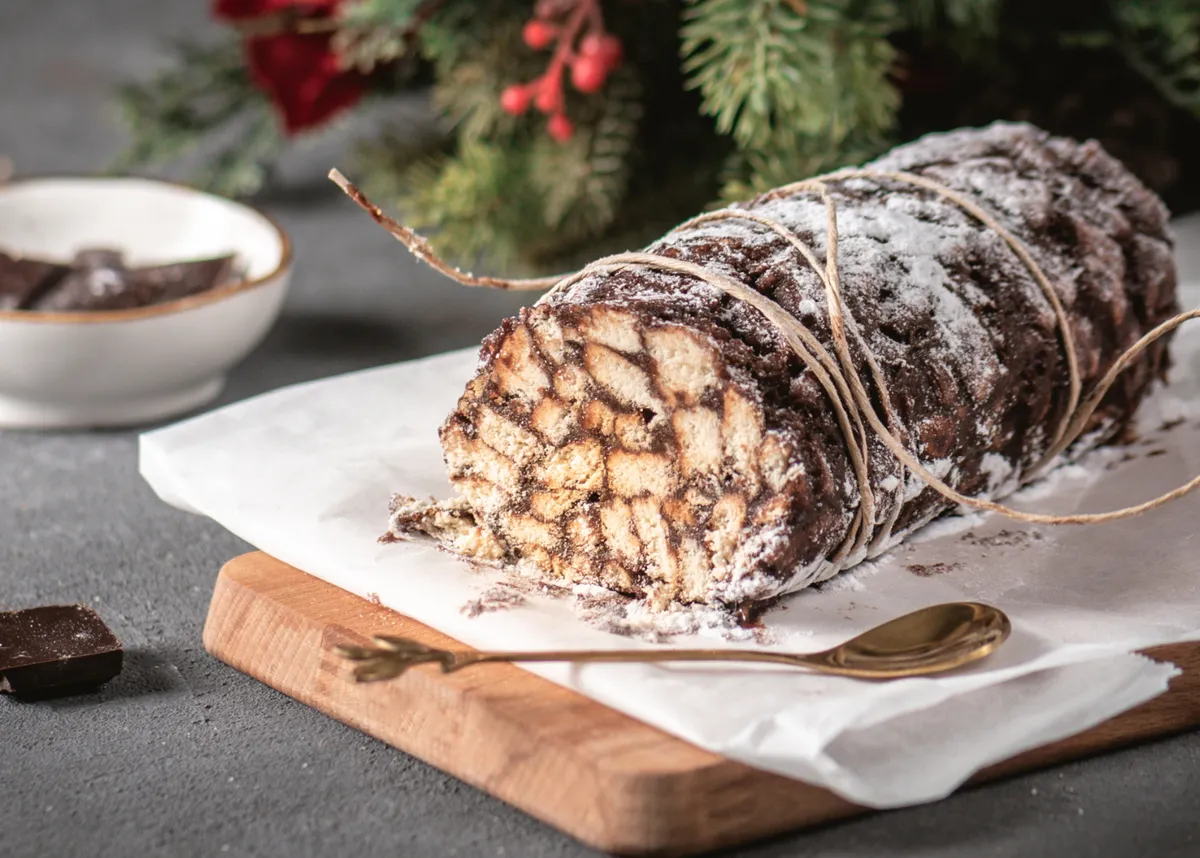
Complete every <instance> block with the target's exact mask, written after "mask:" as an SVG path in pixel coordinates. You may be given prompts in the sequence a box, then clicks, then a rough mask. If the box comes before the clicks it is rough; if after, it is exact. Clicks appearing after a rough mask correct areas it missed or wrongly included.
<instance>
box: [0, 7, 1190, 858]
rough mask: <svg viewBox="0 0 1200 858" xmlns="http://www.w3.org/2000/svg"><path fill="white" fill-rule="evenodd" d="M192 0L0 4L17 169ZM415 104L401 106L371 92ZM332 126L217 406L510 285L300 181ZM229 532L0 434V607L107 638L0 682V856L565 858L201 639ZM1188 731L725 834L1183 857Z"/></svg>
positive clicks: (459, 327)
mask: <svg viewBox="0 0 1200 858" xmlns="http://www.w3.org/2000/svg"><path fill="white" fill-rule="evenodd" d="M206 6H207V4H205V3H201V2H192V3H184V2H180V0H172V2H167V0H86V2H85V1H84V0H4V2H3V3H2V4H0V7H2V15H0V153H4V154H7V155H9V156H11V157H12V158H13V159H14V160H15V161H16V164H17V166H18V169H19V170H20V171H21V172H25V173H44V172H56V171H64V172H71V171H74V172H81V171H92V170H96V169H99V168H101V167H102V166H104V165H105V164H106V163H107V162H108V160H109V159H110V158H111V157H112V155H113V154H114V153H115V152H116V151H117V149H118V148H119V147H120V145H121V141H122V132H121V127H120V124H119V123H118V121H117V119H116V117H115V113H114V111H113V109H112V106H111V103H110V101H109V94H110V91H111V87H112V86H113V84H114V83H115V82H116V81H117V80H119V79H122V78H127V77H137V76H143V75H146V74H149V73H151V72H152V71H153V70H154V69H155V68H156V67H158V66H159V64H161V63H162V62H163V54H162V45H163V40H164V38H165V37H168V36H175V35H181V34H184V33H203V32H206V31H209V30H213V28H212V26H211V25H210V24H208V23H207V22H206V20H205V7H206ZM377 113H380V114H382V115H386V116H390V117H391V118H404V117H406V116H407V117H416V116H419V115H420V114H421V113H422V107H421V105H420V104H408V105H401V106H399V107H396V106H391V107H387V108H385V109H383V110H382V111H377ZM347 136H348V133H347V132H342V133H339V134H334V135H332V136H331V137H330V138H329V139H326V140H323V141H321V142H319V143H314V144H312V145H311V146H309V147H308V148H307V150H306V151H304V152H301V153H298V154H296V155H294V156H290V157H289V159H288V162H287V169H286V170H285V176H286V177H287V183H286V185H285V187H283V188H282V189H281V190H279V191H278V192H276V193H274V194H273V195H272V196H270V197H269V198H267V199H266V200H265V201H264V205H265V207H266V208H267V209H268V210H270V211H271V212H272V213H273V214H274V215H276V216H277V217H278V218H279V219H280V220H281V221H282V222H283V223H284V225H285V226H286V227H287V229H289V230H290V231H291V233H292V234H293V236H294V237H295V239H296V245H297V265H296V283H295V289H294V291H293V293H292V295H291V298H290V300H289V303H288V305H287V309H286V311H285V314H284V316H283V318H282V320H281V322H280V324H279V326H278V327H277V329H276V330H275V331H274V333H273V334H272V335H271V336H270V338H269V339H268V340H267V342H266V343H265V344H264V345H263V346H262V347H261V348H260V349H259V350H258V351H257V352H256V353H255V354H254V355H253V356H252V357H251V358H250V359H249V360H248V361H247V362H246V363H245V364H244V365H243V366H242V367H240V368H239V369H238V370H237V372H236V373H235V375H234V377H233V379H232V381H231V384H230V387H229V390H228V391H227V392H226V393H225V395H224V397H223V399H224V401H232V400H235V399H238V398H241V397H244V396H248V395H251V394H254V393H258V392H260V391H265V390H268V389H271V388H273V387H276V386H278V385H282V384H287V383H291V382H295V381H300V380H306V379H311V378H318V377H321V376H325V375H329V374H332V373H337V372H344V371H348V370H352V369H357V368H361V367H367V366H372V365H376V364H380V363H385V362H390V361H396V360H402V359H405V358H409V357H417V356H420V355H425V354H430V353H433V352H436V351H441V350H444V349H447V348H451V347H458V346H463V345H467V344H470V343H472V342H475V341H477V340H478V338H479V337H480V336H481V335H482V334H484V333H485V332H486V331H488V330H490V329H491V328H492V326H493V324H494V322H495V321H496V320H497V319H499V318H500V317H501V316H502V315H503V314H504V313H505V312H506V311H508V310H511V309H512V308H513V307H514V306H515V302H514V300H513V299H512V297H511V296H504V295H496V294H481V293H470V294H465V293H463V292H461V291H459V290H457V289H455V288H454V287H451V286H447V285H446V284H443V283H440V282H439V281H438V280H437V279H436V278H435V277H433V276H431V275H430V274H429V273H428V272H425V271H422V270H420V269H418V268H416V267H415V266H414V265H413V263H412V262H411V261H410V260H409V259H408V258H407V256H406V254H405V253H403V252H402V251H401V249H400V248H399V247H398V246H397V245H396V244H394V243H393V242H392V241H391V239H390V238H388V237H387V236H386V235H383V234H382V233H381V232H379V231H378V230H376V229H374V228H373V227H372V226H371V225H370V224H369V223H367V222H365V221H364V220H363V219H362V218H361V217H358V216H356V213H355V212H354V211H352V210H351V209H350V208H349V207H348V205H347V203H346V202H345V200H343V199H341V198H340V197H339V195H338V193H337V192H336V190H334V189H333V188H332V187H330V186H328V185H327V184H326V183H325V182H324V180H323V179H322V178H320V177H321V176H322V175H323V173H324V171H325V169H326V168H327V167H328V166H329V165H330V164H331V163H335V162H337V161H338V158H339V152H340V151H342V148H343V147H344V145H345V141H346V139H347ZM246 548H247V546H246V545H244V544H243V543H241V542H240V541H239V540H237V539H236V538H234V537H233V536H231V535H229V534H228V533H226V532H224V531H223V530H222V529H221V528H220V527H217V526H216V525H214V524H212V523H210V522H208V521H205V520H202V519H200V518H196V517H192V516H189V515H186V514H183V513H180V512H177V511H175V510H172V509H169V508H167V507H166V506H164V505H163V504H161V503H159V502H158V501H157V500H156V499H155V498H154V496H153V495H152V493H151V492H150V490H149V489H148V488H147V487H146V486H145V485H144V484H143V483H142V482H141V481H140V480H139V478H138V476H137V473H136V464H135V435H134V433H133V432H126V431H121V432H98V433H0V609H4V608H19V607H27V606H32V605H37V604H43V603H50V602H72V601H83V602H88V603H91V604H92V605H94V606H95V607H96V608H97V610H99V611H100V613H101V614H102V615H103V616H104V618H105V619H106V620H107V621H108V622H109V623H110V624H111V625H112V627H113V628H114V629H115V631H116V633H117V634H118V635H119V636H120V637H121V638H122V639H123V640H124V641H125V643H126V645H127V646H128V648H129V655H128V662H127V667H126V670H125V672H124V674H123V675H122V676H121V677H120V678H119V679H117V680H116V681H114V682H113V683H112V684H111V685H110V686H109V687H108V688H106V689H105V690H104V691H102V692H101V693H98V694H93V695H88V696H83V697H78V698H72V699H67V700H62V701H58V702H47V703H39V704H21V703H16V702H14V701H11V700H7V699H4V700H0V856H5V858H55V856H143V855H145V856H210V855H211V856H225V855H230V856H237V855H256V856H295V858H299V856H310V855H311V856H350V855H353V856H376V855H379V856H383V855H388V856H406V858H407V856H448V855H460V856H500V855H505V856H576V855H586V854H591V853H589V852H588V850H586V849H583V848H582V847H580V846H578V845H577V844H575V843H573V842H572V841H571V840H569V839H568V838H566V837H564V836H562V835H560V834H558V833H556V832H555V831H552V830H551V829H549V828H547V827H545V826H543V825H541V824H540V823H538V822H536V821H534V820H532V819H530V818H529V817H527V816H525V815H523V814H521V813H519V812H517V811H515V810H512V809H511V808H509V807H507V806H506V805H504V804H502V803H500V802H498V801H496V800H494V799H492V798H489V797H488V796H486V795H484V794H482V793H480V792H477V791H476V790H474V789H472V788H470V787H468V786H465V785H463V784H461V783H459V782H458V781H456V780H454V779H453V778H450V777H447V776H446V775H443V774H441V773H440V772H438V771H436V770H434V769H432V768H430V767H428V766H426V765H424V764H423V763H421V762H419V761H417V760H414V759H412V758H410V757H408V756H406V755H404V754H402V753H400V752H398V751H395V750H393V749H391V748H389V747H387V746H385V745H382V744H380V743H379V742H376V741H374V740H372V739H369V738H367V737H365V736H363V735H362V734H360V733H358V732H356V731H354V730H351V729H349V728H347V727H344V726H342V725H341V724H338V723H336V722H334V721H332V720H329V719H327V718H325V717H324V716H322V715H320V714H318V713H316V712H314V711H312V710H310V709H308V708H306V707H304V706H302V705H299V704H297V703H294V702H293V701H291V700H289V699H287V698H285V697H283V696H282V695H280V694H277V693H276V692H274V691H272V690H271V689H269V688H265V687H263V686H261V685H259V684H258V683H256V682H254V681H253V680H251V679H249V678H247V677H245V676H242V675H240V674H239V673H237V672H236V671H233V670H231V669H229V668H227V667H225V666H224V665H222V664H220V663H218V662H217V661H215V660H214V659H212V658H210V657H209V656H208V655H207V654H206V653H205V652H204V651H203V649H202V647H201V643H200V630H201V626H202V623H203V620H204V614H205V610H206V608H207V603H208V598H209V594H210V591H211V587H212V583H213V579H214V576H215V574H216V571H217V569H218V567H219V566H220V565H221V564H222V563H223V562H224V561H225V560H228V559H229V558H230V557H233V556H234V555H236V554H238V553H239V552H241V551H243V550H245V549H246ZM1198 806H1200V734H1192V735H1187V736H1182V737H1177V738H1173V739H1168V740H1165V741H1161V742H1157V743H1154V744H1151V745H1147V746H1144V747H1141V748H1137V749H1133V750H1127V751H1123V752H1119V753H1115V754H1111V755H1108V756H1106V757H1103V758H1099V759H1095V760H1091V761H1088V762H1082V763H1078V764H1072V765H1067V766H1063V767H1060V768H1057V769H1054V770H1051V771H1047V772H1042V773H1039V774H1034V775H1030V776H1026V777H1021V778H1016V779H1013V780H1009V781H1007V782H1004V783H1001V784H996V785H992V786H987V787H984V788H981V789H976V790H971V791H969V792H966V793H964V794H961V795H958V796H956V797H954V798H951V799H950V800H948V801H945V802H942V803H939V804H936V805H932V806H927V807H921V808H914V809H909V810H904V811H897V812H892V813H887V814H878V815H874V816H871V817H868V818H864V819H860V820H856V821H850V822H847V823H843V824H839V825H834V826H829V827H826V828H823V829H820V830H818V831H814V832H810V833H807V834H800V835H795V836H791V837H785V838H782V839H778V840H775V841H771V842H768V843H764V844H760V845H757V846H753V847H747V848H744V849H741V850H736V851H733V852H729V853H727V854H730V855H740V856H758V858H767V856H847V858H848V856H856V858H868V856H885V855H886V856H895V855H901V856H922V858H934V856H939V858H940V856H947V858H948V856H962V858H982V856H1022V857H1023V858H1039V856H1047V858H1049V856H1074V855H1080V856H1196V855H1200V816H1198V815H1197V807H1198Z"/></svg>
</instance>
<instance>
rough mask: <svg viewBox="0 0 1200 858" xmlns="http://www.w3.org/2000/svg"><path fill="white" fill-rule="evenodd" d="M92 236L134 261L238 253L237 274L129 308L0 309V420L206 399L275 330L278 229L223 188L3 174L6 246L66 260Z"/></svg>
mask: <svg viewBox="0 0 1200 858" xmlns="http://www.w3.org/2000/svg"><path fill="white" fill-rule="evenodd" d="M87 247H111V248H115V249H119V250H121V251H123V252H124V253H125V257H126V262H127V264H129V265H131V266H134V265H153V264H156V263H168V262H180V261H183V260H188V259H197V258H203V257H210V256H218V255H222V254H226V253H233V254H235V255H236V261H235V265H237V266H238V267H239V268H240V269H241V270H242V271H243V272H244V273H245V279H244V280H241V281H239V282H236V283H233V284H231V285H229V286H223V287H220V288H218V289H213V290H211V291H207V292H202V293H199V294H197V295H193V296H191V297H189V298H184V299H181V300H178V301H171V302H168V303H164V304H157V305H153V306H149V307H140V308H137V309H131V310H111V311H101V312H86V313H40V312H29V311H21V310H16V311H7V312H3V311H0V426H3V427H28V428H33V427H44V428H50V427H102V426H121V425H131V424H137V423H147V422H151V421H155V420H160V419H163V418H165V417H170V416H173V415H176V414H180V413H182V412H185V411H190V410H192V409H195V408H198V407H200V406H202V405H204V404H206V403H208V402H209V401H211V400H212V399H213V398H215V397H216V396H217V394H219V393H220V392H221V388H222V387H223V385H224V383H225V376H226V373H228V371H229V370H230V368H232V367H233V366H234V365H235V364H236V363H238V362H239V361H240V360H242V358H244V357H245V356H246V355H247V354H248V353H249V352H250V350H251V349H253V348H254V347H255V346H256V345H257V344H258V343H259V342H260V341H261V340H262V338H263V337H264V336H265V335H266V333H267V331H268V330H269V329H270V328H271V325H272V324H273V323H274V321H275V319H276V317H277V316H278V315H279V310H280V307H281V306H282V304H283V299H284V295H285V293H286V291H287V286H288V280H289V279H290V276H291V267H292V246H291V242H290V241H289V240H288V237H287V236H286V235H285V234H284V232H283V230H282V229H280V228H279V226H278V225H276V224H275V222H274V221H272V220H271V219H270V218H268V217H267V216H266V215H264V214H262V213H260V212H258V211H256V210H255V209H253V208H250V207H249V206H244V205H241V204H239V203H235V202H233V201H231V200H227V199H223V198H221V197H216V196H213V195H211V194H206V193H203V192H201V191H197V190H194V189H191V188H187V187H183V186H181V185H175V184H170V183H167V182H157V181H152V180H148V179H132V178H44V179H28V180H22V181H15V182H12V183H10V184H5V185H0V250H5V251H8V252H10V253H16V254H20V255H23V256H30V257H37V258H46V259H52V260H61V259H70V258H71V257H72V256H73V255H74V254H75V252H76V251H77V250H80V249H82V248H87Z"/></svg>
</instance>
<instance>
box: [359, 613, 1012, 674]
mask: <svg viewBox="0 0 1200 858" xmlns="http://www.w3.org/2000/svg"><path fill="white" fill-rule="evenodd" d="M1011 631H1012V625H1011V623H1009V620H1008V617H1007V616H1006V615H1005V614H1004V612H1003V611H1001V610H1000V609H999V608H993V607H992V606H990V605H983V604H980V603H978V602H948V603H946V604H944V605H932V606H931V607H928V608H921V609H920V610H919V611H913V612H912V613H911V614H905V615H904V616H902V617H897V618H896V619H894V620H889V621H888V622H886V623H884V624H883V625H880V626H876V627H875V628H873V629H870V630H869V631H865V632H863V633H862V634H861V635H858V636H857V637H853V638H851V639H850V640H848V641H846V642H845V643H843V644H839V645H838V646H835V647H833V648H832V649H827V650H823V651H821V652H813V653H800V654H794V653H782V652H767V651H762V650H737V649H670V648H667V647H664V648H662V649H633V650H630V649H614V650H566V651H561V650H560V651H547V652H483V651H478V650H467V651H461V652H455V651H453V650H447V649H434V648H433V647H428V646H425V644H423V643H420V642H418V641H415V640H411V639H410V638H398V637H391V636H390V635H377V636H375V637H374V638H372V641H373V642H374V643H375V646H339V647H337V653H338V654H339V655H341V656H342V657H344V658H347V659H350V660H351V661H357V662H361V664H360V665H359V666H358V667H357V668H355V670H354V678H355V679H356V680H357V681H359V682H376V681H378V680H382V679H393V678H395V677H397V676H399V675H400V674H402V673H404V671H406V670H408V669H409V668H410V667H412V666H414V665H417V664H425V663H427V662H432V663H434V664H437V665H439V666H440V667H441V669H442V672H443V673H453V672H454V671H456V670H462V669H463V668H464V667H470V666H471V665H473V664H484V663H486V662H513V661H573V662H597V661H607V662H648V661H758V662H770V663H772V664H787V665H791V666H793V667H804V668H807V669H809V670H812V671H815V672H817V673H830V674H834V675H837V676H855V677H858V678H860V679H894V678H896V677H901V676H920V675H923V674H928V673H940V672H942V671H945V670H952V669H953V668H956V667H960V666H961V665H964V664H968V663H969V662H972V661H976V660H977V659H981V658H983V657H984V656H986V655H988V654H989V653H991V652H993V651H994V650H995V649H996V647H998V646H1000V644H1002V643H1004V641H1005V639H1006V638H1007V637H1008V635H1009V632H1011Z"/></svg>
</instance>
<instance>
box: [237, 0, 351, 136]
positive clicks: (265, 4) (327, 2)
mask: <svg viewBox="0 0 1200 858" xmlns="http://www.w3.org/2000/svg"><path fill="white" fill-rule="evenodd" d="M341 3H342V0H215V2H214V4H213V11H214V13H215V14H216V16H217V17H218V18H224V19H226V20H230V21H238V22H242V21H251V20H254V19H256V18H264V17H271V16H278V17H279V18H280V21H281V22H283V23H287V22H288V21H289V20H290V21H293V22H296V21H301V22H302V21H317V20H321V19H325V18H328V17H330V16H331V15H332V14H333V13H334V12H336V11H337V8H338V6H340V5H341ZM332 38H333V33H332V31H330V32H325V31H321V32H308V33H302V32H291V31H289V30H288V29H287V28H283V29H282V31H281V32H272V33H269V34H265V35H254V34H253V33H251V34H250V35H248V36H247V38H246V62H247V65H248V66H249V67H250V73H251V74H252V75H253V77H254V82H255V84H257V85H258V87H259V88H260V89H262V90H263V91H264V92H266V93H267V95H269V96H270V97H271V101H272V102H274V104H275V106H276V108H278V110H279V113H280V116H281V118H282V119H283V126H284V129H285V130H286V132H287V133H288V134H295V133H297V132H299V131H303V130H304V129H306V128H312V127H313V126H315V125H320V124H321V123H322V122H325V121H326V120H328V119H329V118H331V117H332V116H334V115H336V114H337V113H339V112H341V111H342V110H345V109H346V108H348V107H350V106H351V105H353V104H354V103H355V102H357V101H358V100H359V99H360V98H362V95H363V92H364V90H365V89H366V86H365V78H364V77H363V75H361V74H358V73H357V72H353V71H347V70H345V69H343V68H341V67H340V65H339V64H338V58H337V55H336V54H334V52H333V49H332V48H331V46H330V40H331V39H332Z"/></svg>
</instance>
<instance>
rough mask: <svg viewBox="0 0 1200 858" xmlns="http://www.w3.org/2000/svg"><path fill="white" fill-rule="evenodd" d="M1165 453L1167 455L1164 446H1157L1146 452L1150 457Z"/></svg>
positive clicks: (1148, 457)
mask: <svg viewBox="0 0 1200 858" xmlns="http://www.w3.org/2000/svg"><path fill="white" fill-rule="evenodd" d="M1165 455H1167V451H1166V450H1164V449H1163V448H1162V447H1156V448H1155V449H1153V450H1151V451H1150V452H1149V453H1147V454H1146V458H1147V459H1150V458H1153V457H1154V456H1165Z"/></svg>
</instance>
